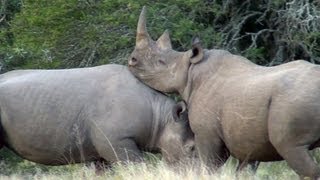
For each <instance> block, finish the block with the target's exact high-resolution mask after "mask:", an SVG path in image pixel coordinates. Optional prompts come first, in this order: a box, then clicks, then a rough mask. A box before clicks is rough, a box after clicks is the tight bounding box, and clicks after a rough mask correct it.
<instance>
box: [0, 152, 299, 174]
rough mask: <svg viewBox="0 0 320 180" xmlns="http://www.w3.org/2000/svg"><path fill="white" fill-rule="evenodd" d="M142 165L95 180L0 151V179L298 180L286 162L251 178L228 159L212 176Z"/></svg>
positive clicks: (73, 169)
mask: <svg viewBox="0 0 320 180" xmlns="http://www.w3.org/2000/svg"><path fill="white" fill-rule="evenodd" d="M147 157H148V158H147V160H146V162H145V163H140V164H128V165H125V166H124V165H115V166H114V167H113V168H112V170H109V171H106V172H105V173H104V174H102V175H100V176H97V175H96V174H95V170H94V167H93V166H89V167H86V166H85V165H84V164H76V165H67V166H44V165H39V164H36V163H33V162H30V161H27V160H23V159H21V158H19V157H18V156H15V155H14V154H13V153H12V152H9V151H8V150H5V149H3V150H1V151H0V179H45V180H47V179H116V180H122V179H126V180H127V179H146V180H147V179H148V180H149V179H159V180H160V179H161V180H163V179H187V180H188V179H190V180H198V179H201V180H207V179H208V180H209V179H243V180H246V179H252V180H260V179H263V180H264V179H266V180H269V179H270V180H271V179H272V180H276V179H298V176H297V175H296V174H295V172H294V171H293V170H291V169H290V168H289V167H288V166H287V164H286V162H284V161H281V162H270V163H260V166H259V168H258V170H257V172H256V173H255V174H254V173H253V172H252V171H250V169H249V168H246V169H244V170H243V171H241V172H240V173H238V174H237V173H236V172H235V168H236V164H237V160H236V159H233V158H230V159H229V160H228V161H227V163H226V164H225V165H224V166H223V167H222V168H221V169H219V170H217V171H216V172H214V173H209V172H208V171H207V170H206V169H205V168H197V169H196V168H192V166H189V165H177V166H175V167H173V168H172V167H168V166H167V165H166V164H165V163H164V162H163V161H161V160H159V157H158V156H150V155H147Z"/></svg>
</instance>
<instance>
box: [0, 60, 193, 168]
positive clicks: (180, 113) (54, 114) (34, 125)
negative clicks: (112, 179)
mask: <svg viewBox="0 0 320 180" xmlns="http://www.w3.org/2000/svg"><path fill="white" fill-rule="evenodd" d="M0 112H1V114H0V115H1V119H0V128H1V129H0V148H1V147H3V146H6V147H8V148H10V149H11V150H13V151H14V152H16V153H17V154H18V155H20V156H21V157H23V158H25V159H28V160H30V161H34V162H37V163H41V164H46V165H63V164H68V163H78V162H88V161H101V160H103V161H106V162H109V163H113V162H118V161H120V162H126V161H134V162H139V161H141V160H142V154H141V153H142V152H141V151H142V150H145V151H152V152H153V151H154V152H157V151H158V152H162V154H163V156H164V158H165V159H166V160H167V162H168V163H174V162H176V161H178V160H182V158H184V157H186V156H188V155H189V154H190V153H191V151H192V149H193V146H194V142H193V133H192V131H191V129H190V127H189V125H188V119H187V115H186V113H187V110H186V105H185V104H184V103H178V104H175V102H174V101H173V100H171V99H170V98H168V97H166V96H165V95H163V94H161V93H159V92H157V91H155V90H153V89H151V88H149V87H147V86H145V85H144V84H142V83H141V82H140V81H138V80H137V79H136V78H135V77H134V76H133V75H132V74H131V73H130V72H129V70H128V68H127V67H125V66H120V65H103V66H97V67H92V68H82V69H68V70H21V71H12V72H8V73H5V74H2V75H0Z"/></svg>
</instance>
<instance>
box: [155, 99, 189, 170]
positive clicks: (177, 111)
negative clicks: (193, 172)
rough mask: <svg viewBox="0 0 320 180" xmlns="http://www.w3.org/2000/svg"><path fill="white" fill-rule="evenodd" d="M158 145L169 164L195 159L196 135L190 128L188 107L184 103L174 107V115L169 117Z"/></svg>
mask: <svg viewBox="0 0 320 180" xmlns="http://www.w3.org/2000/svg"><path fill="white" fill-rule="evenodd" d="M157 144H158V147H159V149H160V151H161V153H162V155H163V158H164V159H165V161H166V162H167V163H168V164H175V163H176V162H181V161H183V160H188V159H189V158H192V157H194V155H195V142H194V134H193V132H192V130H191V128H190V126H189V119H188V112H187V105H186V103H185V102H184V101H181V102H178V103H177V104H176V105H174V106H173V108H172V115H169V116H168V118H167V123H166V124H165V126H164V127H163V129H162V132H161V133H160V137H159V140H158V142H157Z"/></svg>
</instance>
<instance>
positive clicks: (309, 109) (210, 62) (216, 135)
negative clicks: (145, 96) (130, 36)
mask: <svg viewBox="0 0 320 180" xmlns="http://www.w3.org/2000/svg"><path fill="white" fill-rule="evenodd" d="M141 19H143V21H141ZM145 22H146V20H145V8H144V9H143V11H142V12H141V15H140V19H139V26H140V27H144V28H145V27H146V26H145V24H143V23H145ZM140 32H142V31H140ZM143 32H145V33H147V31H146V30H145V29H144V31H143ZM138 33H139V30H138ZM165 36H168V35H165ZM158 41H161V43H160V44H169V41H170V39H169V38H161V39H159V40H158ZM148 42H149V43H148V46H146V47H143V48H141V47H140V46H139V45H138V44H136V47H135V49H134V51H133V52H132V54H131V56H130V57H129V59H128V65H129V69H130V71H131V72H132V73H133V74H134V75H135V76H136V77H137V78H138V79H140V80H141V81H142V82H144V83H146V84H147V85H149V86H150V87H152V88H154V89H157V90H159V91H162V92H168V93H179V94H180V95H181V96H182V98H183V99H184V100H185V101H186V102H187V104H188V109H189V119H190V126H191V129H192V130H193V132H194V134H195V140H196V147H197V149H198V150H199V153H200V157H201V159H202V160H203V161H204V162H205V163H206V164H207V165H209V166H212V165H215V166H218V167H219V166H221V165H222V164H223V163H224V162H225V161H226V159H227V158H228V157H229V155H230V154H231V155H233V156H234V157H236V158H238V159H239V160H240V161H241V162H244V161H246V162H254V161H276V160H283V159H284V160H286V161H287V162H288V164H289V166H290V167H291V168H292V169H294V170H295V171H296V172H297V173H298V174H299V175H300V176H302V177H303V176H308V177H312V178H320V168H319V167H318V166H317V164H316V163H315V162H314V161H313V159H312V158H311V156H310V155H309V153H308V150H311V149H314V148H316V147H319V145H320V143H319V142H320V66H319V65H314V64H311V63H309V62H306V61H303V60H298V61H294V62H290V63H286V64H283V65H279V66H274V67H263V66H258V65H256V64H254V63H252V62H251V61H249V60H248V59H246V58H244V57H242V56H238V55H233V54H231V53H230V52H228V51H224V50H216V49H212V50H207V49H203V48H202V47H201V44H200V42H199V41H196V42H195V43H194V44H193V46H192V48H191V49H190V50H188V51H186V52H177V51H175V50H173V49H172V48H171V45H169V46H168V48H163V47H162V48H160V47H159V45H157V44H159V43H156V42H154V41H151V40H150V38H149V40H148ZM170 44H171V43H170ZM133 62H134V63H133Z"/></svg>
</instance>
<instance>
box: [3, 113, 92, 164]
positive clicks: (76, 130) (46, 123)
mask: <svg viewBox="0 0 320 180" xmlns="http://www.w3.org/2000/svg"><path fill="white" fill-rule="evenodd" d="M3 109H4V108H3ZM7 110H8V109H7ZM39 111H40V112H41V110H39ZM10 112H13V111H2V113H1V115H2V126H3V131H4V136H5V137H4V140H5V145H6V146H8V147H9V148H10V149H12V150H13V151H14V152H16V153H17V154H18V155H20V156H21V157H23V158H25V159H28V160H31V161H34V162H38V163H42V164H47V165H62V164H69V163H77V162H81V161H89V160H93V159H96V157H97V153H96V151H95V148H94V147H93V145H92V143H91V139H90V137H89V133H88V128H87V127H86V124H85V123H84V122H85V121H80V120H78V121H74V120H73V119H74V118H70V117H73V116H70V117H69V115H67V114H65V115H62V114H60V115H59V116H60V117H59V116H50V114H48V113H47V114H43V115H41V113H39V114H38V113H35V114H37V115H33V113H31V112H30V113H26V114H25V113H24V111H20V112H19V111H16V113H10ZM25 112H27V111H25ZM68 117H69V118H68ZM75 117H76V116H75Z"/></svg>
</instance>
